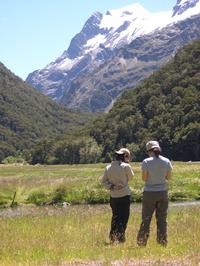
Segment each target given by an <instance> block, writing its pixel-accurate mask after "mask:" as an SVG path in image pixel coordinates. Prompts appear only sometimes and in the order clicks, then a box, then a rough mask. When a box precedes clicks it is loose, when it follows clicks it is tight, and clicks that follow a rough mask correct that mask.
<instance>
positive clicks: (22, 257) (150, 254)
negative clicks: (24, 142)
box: [0, 204, 200, 266]
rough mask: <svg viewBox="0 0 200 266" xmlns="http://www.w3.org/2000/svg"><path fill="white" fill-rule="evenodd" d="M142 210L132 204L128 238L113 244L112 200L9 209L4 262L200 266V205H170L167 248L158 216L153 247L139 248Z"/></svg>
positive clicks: (2, 221) (1, 223) (3, 231)
mask: <svg viewBox="0 0 200 266" xmlns="http://www.w3.org/2000/svg"><path fill="white" fill-rule="evenodd" d="M140 215H141V204H132V206H131V215H130V220H129V224H128V228H127V233H126V236H127V241H126V242H125V243H123V244H120V245H114V246H113V245H109V242H108V233H109V227H110V219H111V212H110V208H109V205H76V206H67V207H66V208H63V207H55V206H54V207H53V206H45V207H44V206H43V207H41V206H40V207H30V206H29V207H26V209H23V207H22V209H18V208H16V209H14V210H8V209H7V210H6V209H5V210H4V211H2V213H1V216H2V217H0V235H1V238H0V247H1V248H0V265H2V266H6V265H12V266H14V265H157V266H158V265H170V266H171V265H176V266H177V265H181V266H182V265H199V264H198V263H200V243H199V239H200V205H197V206H188V207H186V206H173V205H170V207H169V215H168V235H169V244H168V246H167V247H166V248H164V247H160V246H158V245H157V244H156V227H155V219H153V220H152V225H151V235H150V239H149V242H148V245H147V247H146V248H139V247H137V244H136V235H137V231H138V228H139V225H140ZM112 263H115V264H112ZM131 263H132V264H131ZM133 263H135V264H133Z"/></svg>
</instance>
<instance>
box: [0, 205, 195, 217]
mask: <svg viewBox="0 0 200 266" xmlns="http://www.w3.org/2000/svg"><path fill="white" fill-rule="evenodd" d="M194 206H200V201H186V202H170V204H169V210H170V209H174V208H176V209H179V208H191V207H194ZM141 207H142V204H141V203H132V204H131V210H132V211H133V212H136V213H137V212H141ZM79 208H81V209H84V211H85V212H93V211H94V210H95V212H99V213H102V212H104V211H110V206H109V204H95V205H87V204H85V205H69V206H68V205H67V206H34V205H21V206H17V207H13V208H5V209H1V210H0V218H1V217H4V218H5V217H7V218H13V217H23V216H60V215H65V214H67V213H69V212H71V211H72V212H73V211H77V210H78V209H79Z"/></svg>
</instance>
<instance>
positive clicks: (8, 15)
mask: <svg viewBox="0 0 200 266" xmlns="http://www.w3.org/2000/svg"><path fill="white" fill-rule="evenodd" d="M133 3H140V4H141V5H142V6H143V7H144V8H146V9H147V10H148V11H150V12H157V11H164V10H169V9H171V8H172V7H173V6H174V5H175V4H176V0H167V1H161V0H156V1H153V0H136V1H135V0H0V37H1V41H0V62H2V63H3V64H4V65H5V66H6V67H7V68H9V69H10V70H11V71H12V72H14V73H15V74H16V75H18V76H19V77H21V78H22V79H25V78H26V77H27V75H28V74H29V73H30V72H32V71H34V70H37V69H40V68H43V67H45V66H46V65H47V64H48V63H50V62H52V61H54V60H55V59H56V58H57V57H58V56H60V55H61V54H62V53H63V51H64V50H67V48H68V46H69V44H70V41H71V39H72V38H73V36H74V35H75V34H77V33H78V32H80V30H81V28H82V27H83V25H84V23H85V22H86V20H87V19H88V18H89V17H90V16H91V14H92V13H93V12H95V11H99V12H101V13H103V14H105V13H106V11H107V10H109V9H116V8H121V7H124V6H127V5H131V4H133Z"/></svg>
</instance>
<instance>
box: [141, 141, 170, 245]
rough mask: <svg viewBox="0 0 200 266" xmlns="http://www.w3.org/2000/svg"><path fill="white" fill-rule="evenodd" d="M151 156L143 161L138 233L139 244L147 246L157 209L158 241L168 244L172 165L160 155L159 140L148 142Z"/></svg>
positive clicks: (147, 148)
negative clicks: (142, 185)
mask: <svg viewBox="0 0 200 266" xmlns="http://www.w3.org/2000/svg"><path fill="white" fill-rule="evenodd" d="M146 150H147V154H148V155H149V158H147V159H145V160H144V161H143V163H142V167H141V170H142V179H143V181H144V182H145V185H144V191H143V200H142V223H141V226H140V229H139V232H138V235H137V243H138V245H139V246H146V244H147V240H148V237H149V232H150V229H149V228H150V223H151V219H152V215H153V213H154V211H155V216H156V222H157V243H158V244H161V245H163V246H166V245H167V209H168V184H167V183H168V180H169V179H170V176H171V171H172V165H171V162H170V161H169V159H167V158H165V157H163V156H161V155H160V153H161V148H160V145H159V143H158V142H157V141H149V142H148V143H147V144H146Z"/></svg>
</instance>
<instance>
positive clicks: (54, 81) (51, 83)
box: [26, 0, 200, 111]
mask: <svg viewBox="0 0 200 266" xmlns="http://www.w3.org/2000/svg"><path fill="white" fill-rule="evenodd" d="M199 14H200V0H178V1H177V4H176V5H175V6H174V7H173V8H172V9H171V10H169V11H166V12H159V13H150V12H148V11H147V10H145V9H144V8H143V7H142V6H141V5H140V4H133V5H130V6H127V7H123V8H120V9H116V10H109V11H107V13H106V14H105V15H103V14H101V13H99V12H96V13H94V14H93V15H92V16H91V17H90V18H89V19H88V20H87V21H86V23H85V25H84V27H83V28H82V30H81V32H80V33H78V34H77V35H76V36H75V37H74V38H73V39H72V41H71V43H70V46H69V48H68V49H67V50H66V51H64V53H63V54H62V55H61V56H60V57H59V58H58V59H56V60H55V61H54V62H51V63H50V64H49V65H47V66H46V67H45V68H43V69H41V70H37V71H34V72H33V73H31V74H29V76H28V77H27V80H26V82H28V83H29V84H31V85H33V86H34V87H36V88H37V89H39V90H40V91H42V92H43V93H44V94H47V95H49V96H50V97H52V98H53V99H54V100H56V101H58V102H61V103H62V104H63V105H67V106H68V107H71V108H74V109H85V110H92V111H95V110H101V111H103V110H105V109H106V108H107V107H108V106H110V105H111V104H112V103H113V101H114V100H115V98H116V97H117V96H119V93H121V92H122V91H123V89H122V90H120V92H119V89H118V88H117V86H119V84H117V85H116V84H109V86H111V87H112V86H115V87H116V91H118V93H117V92H116V93H115V92H112V96H110V97H109V98H108V99H104V103H105V104H104V105H103V107H101V108H98V106H97V108H96V107H95V106H92V105H91V98H93V96H94V95H93V92H94V91H95V90H96V86H97V85H98V83H99V80H98V75H97V77H96V79H95V76H94V73H98V70H99V69H101V68H102V67H104V68H105V66H106V65H107V63H108V62H112V61H113V58H114V57H115V60H116V56H117V57H118V63H119V64H121V65H122V66H125V67H126V68H128V65H127V64H130V65H132V64H133V62H135V63H136V62H138V57H139V55H137V56H135V55H132V56H133V58H131V62H130V60H127V59H126V58H125V57H126V56H124V55H123V56H121V55H120V57H119V51H121V49H122V48H124V47H128V46H129V45H133V44H134V41H137V40H138V39H139V40H141V38H143V37H144V38H145V36H150V35H151V36H155V35H156V36H157V34H160V36H161V35H162V34H163V33H164V31H166V30H167V32H169V31H170V30H169V29H170V27H171V29H172V31H173V29H174V27H175V25H178V24H179V25H180V23H181V22H183V21H187V19H189V18H191V17H193V16H195V15H196V16H197V15H199ZM174 30H175V29H174ZM176 30H177V29H176ZM179 31H180V29H179ZM196 31H199V30H197V29H196V27H195V32H196ZM171 34H172V33H171ZM172 35H173V36H174V33H173V34H172ZM172 35H171V36H172ZM175 35H176V34H175ZM194 36H196V37H194V38H197V36H198V34H197V35H196V34H194ZM165 37H166V36H165ZM170 38H171V37H170V34H169V35H168V39H167V40H169V39H170ZM192 39H193V38H192V36H191V38H189V39H188V40H187V41H185V42H184V41H182V42H179V43H178V44H177V46H175V47H174V48H175V49H177V48H179V47H180V46H182V45H184V44H186V43H187V42H188V41H190V40H192ZM154 44H155V47H156V43H154ZM150 45H152V44H150ZM145 49H146V50H148V47H146V48H145ZM174 52H175V50H173V53H174ZM173 53H172V54H173ZM141 54H144V51H141ZM172 54H171V55H172ZM154 57H155V58H152V60H153V61H155V62H156V61H157V60H156V55H154ZM129 59H130V58H129ZM165 59H166V58H165ZM165 59H164V57H163V59H162V60H161V61H162V62H163V63H164V62H166V60H165ZM139 61H140V60H139ZM113 62H114V61H113ZM162 62H160V64H159V65H158V67H159V66H160V65H161V64H162ZM109 66H110V68H109V71H110V75H112V64H111V63H109ZM115 67H116V65H115V66H113V69H114V68H115ZM145 67H146V66H145ZM154 69H156V67H153V68H152V69H151V71H149V73H150V72H152V70H154ZM104 74H105V75H106V73H104ZM145 76H146V75H144V77H145ZM103 78H104V77H102V79H103ZM91 79H92V82H90V81H91ZM82 80H84V86H83V83H82ZM105 80H106V79H105ZM116 80H117V79H116ZM139 80H142V77H140V79H139ZM139 80H137V79H136V80H132V82H130V83H129V84H128V86H124V89H126V88H128V87H129V88H131V86H134V85H136V84H137V82H135V81H138V82H139ZM101 81H102V80H101ZM113 81H114V80H113ZM123 82H124V81H123ZM114 83H115V82H114ZM104 86H105V87H106V84H105V83H104ZM119 87H121V86H119ZM102 91H104V88H102ZM85 92H87V93H85ZM100 92H101V89H100V91H99V93H98V94H97V96H95V98H96V97H97V98H98V95H99V94H101V93H100ZM96 100H98V99H96ZM99 100H100V99H99ZM98 104H99V105H100V106H101V103H100V102H99V101H98V103H97V105H98ZM83 106H86V108H84V107H83Z"/></svg>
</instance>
